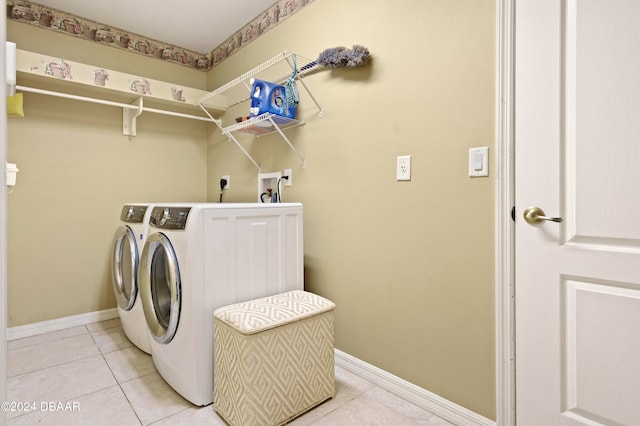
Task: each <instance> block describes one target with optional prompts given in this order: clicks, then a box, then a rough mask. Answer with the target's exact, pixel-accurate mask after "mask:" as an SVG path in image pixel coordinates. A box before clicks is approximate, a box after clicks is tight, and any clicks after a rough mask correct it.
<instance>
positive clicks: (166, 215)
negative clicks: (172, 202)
mask: <svg viewBox="0 0 640 426" xmlns="http://www.w3.org/2000/svg"><path fill="white" fill-rule="evenodd" d="M168 220H169V208H165V209H164V210H163V211H162V218H161V219H160V225H161V226H164V224H165V223H167V221H168Z"/></svg>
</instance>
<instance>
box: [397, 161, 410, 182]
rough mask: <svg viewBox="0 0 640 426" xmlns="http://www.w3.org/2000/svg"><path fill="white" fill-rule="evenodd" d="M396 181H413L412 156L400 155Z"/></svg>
mask: <svg viewBox="0 0 640 426" xmlns="http://www.w3.org/2000/svg"><path fill="white" fill-rule="evenodd" d="M396 180H411V156H410V155H399V156H398V160H397V167H396Z"/></svg>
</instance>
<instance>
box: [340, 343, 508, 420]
mask: <svg viewBox="0 0 640 426" xmlns="http://www.w3.org/2000/svg"><path fill="white" fill-rule="evenodd" d="M335 362H336V365H337V366H339V367H342V368H344V369H345V370H348V371H350V372H352V373H354V374H357V375H358V376H360V377H362V378H364V379H367V380H369V381H370V382H371V383H374V384H376V385H378V386H380V387H381V388H383V389H385V390H387V391H389V392H391V393H393V394H396V395H398V396H399V397H401V398H404V399H406V400H407V401H409V402H411V403H413V404H416V405H417V406H419V407H421V408H424V409H425V410H427V411H430V412H432V413H433V414H435V415H437V416H439V417H442V418H443V419H445V420H447V421H449V422H451V423H453V424H455V425H459V426H496V422H494V421H493V420H490V419H487V418H486V417H483V416H481V415H479V414H477V413H474V412H473V411H471V410H468V409H466V408H464V407H462V406H460V405H458V404H455V403H453V402H451V401H449V400H447V399H444V398H442V397H440V396H438V395H436V394H434V393H431V392H429V391H427V390H425V389H422V388H421V387H418V386H416V385H414V384H412V383H409V382H407V381H406V380H403V379H401V378H399V377H396V376H394V375H393V374H390V373H388V372H386V371H384V370H381V369H379V368H378V367H375V366H373V365H371V364H368V363H366V362H364V361H362V360H359V359H358V358H355V357H353V356H351V355H349V354H347V353H344V352H342V351H339V350H337V349H336V350H335Z"/></svg>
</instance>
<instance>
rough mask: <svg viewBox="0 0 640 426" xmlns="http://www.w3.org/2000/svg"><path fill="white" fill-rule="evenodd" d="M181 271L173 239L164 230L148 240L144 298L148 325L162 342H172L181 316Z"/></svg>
mask: <svg viewBox="0 0 640 426" xmlns="http://www.w3.org/2000/svg"><path fill="white" fill-rule="evenodd" d="M180 291H181V285H180V270H179V268H178V260H177V258H176V254H175V251H174V250H173V246H172V245H171V242H170V241H169V239H168V238H167V237H166V235H164V234H162V233H156V234H153V235H151V236H149V238H148V239H147V242H146V244H145V246H144V249H143V250H142V256H141V257H140V298H141V300H142V308H143V310H144V316H145V319H146V320H147V325H148V327H149V330H150V331H151V335H152V336H153V338H154V339H155V340H156V341H157V342H159V343H169V342H170V341H171V339H173V336H175V333H176V329H177V328H178V320H179V319H180V302H181V294H180Z"/></svg>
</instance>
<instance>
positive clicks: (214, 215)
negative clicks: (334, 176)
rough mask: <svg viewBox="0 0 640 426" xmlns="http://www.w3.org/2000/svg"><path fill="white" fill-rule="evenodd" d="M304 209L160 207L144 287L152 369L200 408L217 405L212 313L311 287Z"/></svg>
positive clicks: (143, 269)
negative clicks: (306, 264)
mask: <svg viewBox="0 0 640 426" xmlns="http://www.w3.org/2000/svg"><path fill="white" fill-rule="evenodd" d="M302 243H303V240H302V204H299V203H273V204H259V203H247V204H236V203H215V204H213V203H211V204H193V205H183V206H176V205H164V206H160V205H158V206H155V207H154V208H153V209H152V212H151V217H150V230H149V237H148V238H147V241H146V243H145V245H144V249H143V250H142V255H141V257H140V268H139V283H140V293H141V300H142V306H143V308H144V315H145V318H146V321H147V325H148V327H149V330H150V333H151V340H150V343H151V356H152V359H153V363H154V365H155V366H156V369H157V370H158V372H159V373H160V375H161V376H162V377H163V378H164V379H165V381H166V382H167V383H168V384H169V385H170V386H171V387H173V388H174V389H175V390H176V391H177V392H178V393H179V394H180V395H182V396H183V397H184V398H185V399H187V400H189V401H190V402H192V403H193V404H195V405H200V406H202V405H208V404H210V403H212V402H213V371H214V360H213V311H214V310H215V309H217V308H219V307H221V306H225V305H229V304H233V303H236V302H241V301H247V300H252V299H255V298H259V297H264V296H269V295H274V294H278V293H281V292H285V291H289V290H302V289H303V288H304V271H303V246H302Z"/></svg>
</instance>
